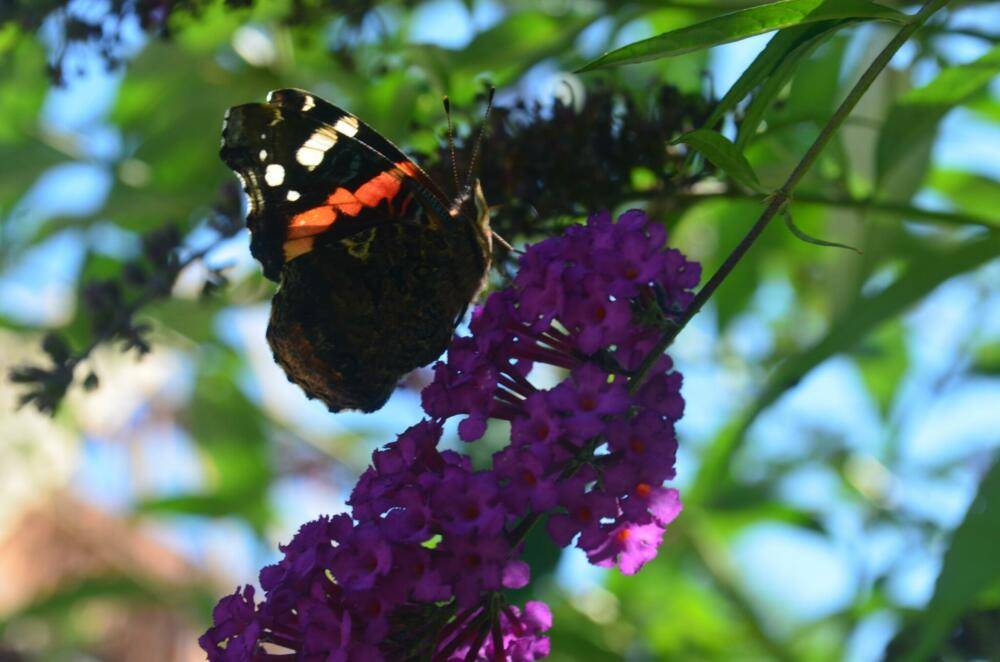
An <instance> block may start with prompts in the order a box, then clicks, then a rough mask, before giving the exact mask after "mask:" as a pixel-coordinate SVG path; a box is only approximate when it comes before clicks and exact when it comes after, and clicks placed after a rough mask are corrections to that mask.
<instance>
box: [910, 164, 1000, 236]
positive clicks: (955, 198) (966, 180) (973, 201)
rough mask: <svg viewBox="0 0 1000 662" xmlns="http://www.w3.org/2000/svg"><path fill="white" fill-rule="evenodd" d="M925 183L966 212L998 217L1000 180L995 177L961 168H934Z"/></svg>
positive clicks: (997, 223) (999, 222)
mask: <svg viewBox="0 0 1000 662" xmlns="http://www.w3.org/2000/svg"><path fill="white" fill-rule="evenodd" d="M927 184H928V186H930V187H931V188H932V189H934V190H935V191H937V192H938V193H942V194H944V195H945V196H947V198H948V199H949V200H950V201H951V202H952V203H954V205H955V206H956V207H957V208H958V209H959V210H961V211H962V212H964V213H966V214H970V215H972V216H975V217H977V218H984V219H986V218H994V219H1000V182H998V181H997V180H995V179H990V178H988V177H984V176H983V175H979V174H976V173H972V172H963V171H961V170H935V171H934V172H932V173H931V175H930V178H929V181H928V182H927ZM993 225H994V226H997V225H1000V221H997V222H995V223H994V224H993Z"/></svg>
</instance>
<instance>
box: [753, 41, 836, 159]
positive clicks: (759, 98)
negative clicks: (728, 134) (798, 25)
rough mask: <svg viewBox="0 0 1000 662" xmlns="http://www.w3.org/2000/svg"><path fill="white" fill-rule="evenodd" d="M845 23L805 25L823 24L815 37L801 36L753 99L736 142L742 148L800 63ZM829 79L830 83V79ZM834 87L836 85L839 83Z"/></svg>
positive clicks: (755, 131) (754, 132) (754, 133)
mask: <svg viewBox="0 0 1000 662" xmlns="http://www.w3.org/2000/svg"><path fill="white" fill-rule="evenodd" d="M841 24H843V21H824V22H823V23H820V24H818V26H804V27H819V30H816V31H815V34H814V35H813V36H812V37H811V38H808V39H801V40H800V42H799V43H798V44H797V45H796V46H795V47H794V48H792V49H791V50H789V51H787V52H786V53H785V55H784V57H783V58H782V59H781V61H780V62H778V63H777V64H776V66H775V67H774V69H773V70H772V71H771V74H770V75H769V76H768V77H767V80H765V81H764V83H763V84H762V85H761V86H760V89H759V90H758V91H757V92H756V93H755V94H754V96H753V101H751V102H750V104H749V105H748V106H747V109H746V112H745V113H744V114H743V120H742V121H741V122H740V129H739V133H738V134H737V136H736V144H737V145H738V146H739V147H740V148H741V149H743V148H745V147H746V145H747V143H748V142H749V141H750V139H751V138H753V136H754V135H756V133H757V129H758V127H760V123H761V121H763V119H764V113H765V112H766V111H767V109H768V108H770V107H771V104H772V103H773V102H774V100H775V99H777V98H778V95H779V94H781V91H782V90H783V89H784V88H785V86H786V85H787V84H788V81H789V80H791V78H792V76H793V75H794V74H795V72H796V71H797V70H798V69H799V64H800V63H801V62H802V61H803V60H805V59H806V58H808V57H809V56H810V55H812V53H813V52H814V51H815V50H816V49H817V48H819V47H820V46H821V45H822V44H823V42H825V41H826V40H827V39H829V38H830V37H832V36H833V35H834V30H835V28H836V26H838V25H841ZM776 38H777V37H776ZM834 80H836V79H834ZM825 82H826V84H827V85H828V86H829V81H825ZM831 87H833V88H834V89H836V86H835V85H833V86H831Z"/></svg>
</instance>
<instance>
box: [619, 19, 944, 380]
mask: <svg viewBox="0 0 1000 662" xmlns="http://www.w3.org/2000/svg"><path fill="white" fill-rule="evenodd" d="M950 1H951V0H928V2H927V3H926V4H924V6H923V7H922V8H921V9H920V11H919V12H917V14H915V15H914V16H913V17H912V18H910V20H909V21H907V22H906V24H905V25H903V27H902V28H900V30H899V32H897V33H896V35H895V36H894V37H893V38H892V40H891V41H889V43H888V44H886V46H885V48H883V49H882V52H880V53H879V54H878V55H877V56H876V57H875V59H874V60H873V61H872V63H871V64H870V65H869V66H868V69H866V70H865V72H864V73H863V74H862V75H861V78H860V79H859V80H858V82H857V83H856V84H855V85H854V87H853V88H851V91H850V92H849V93H848V94H847V97H846V98H845V99H844V101H843V102H842V103H841V104H840V106H839V107H838V108H837V110H836V111H835V112H834V113H833V116H832V117H830V119H829V121H827V123H826V124H825V125H824V126H823V128H822V130H821V131H820V133H819V135H818V136H817V137H816V140H815V141H814V142H813V144H812V145H811V146H810V147H809V149H808V150H807V151H806V153H805V156H803V157H802V160H801V161H799V163H798V165H796V166H795V169H794V170H792V173H791V174H790V175H789V176H788V179H787V180H785V183H784V184H782V185H781V186H780V187H779V188H778V189H777V190H776V191H775V192H774V193H772V194H771V195H770V196H769V198H768V203H767V207H766V208H765V209H764V211H763V212H762V213H761V215H760V217H758V219H757V222H756V223H754V224H753V227H751V228H750V230H749V232H747V234H746V236H744V237H743V239H742V240H741V241H740V243H739V244H738V245H737V246H736V248H734V249H733V251H732V252H731V253H730V254H729V256H728V257H727V258H726V260H725V262H723V263H722V266H720V267H719V269H718V270H717V271H716V272H715V273H714V274H712V278H711V279H709V281H708V282H707V283H705V286H704V287H702V288H701V289H700V290H698V294H697V295H696V296H695V298H694V300H693V301H692V302H691V304H690V305H689V306H688V307H687V308H686V309H685V310H684V314H683V315H682V316H681V318H680V319H679V320H678V321H677V325H676V326H675V327H673V328H671V329H669V330H668V331H666V332H665V333H664V334H663V335H662V336H661V337H660V341H659V342H658V343H656V346H655V347H654V348H653V349H652V350H651V351H650V352H649V354H647V355H646V358H645V359H644V360H643V362H642V365H640V366H639V369H638V370H637V371H636V374H635V377H634V378H633V379H632V382H631V384H630V385H629V390H630V391H632V392H635V391H636V390H637V389H638V388H639V386H641V385H642V381H643V379H645V377H646V376H647V374H648V373H649V371H650V369H652V367H653V364H655V363H656V360H657V359H658V358H659V357H660V355H661V354H663V352H664V351H666V349H667V347H669V346H670V344H671V343H672V342H673V341H674V339H675V338H676V337H677V334H678V333H680V332H681V330H683V329H684V327H685V326H687V324H688V322H690V321H691V318H693V317H694V316H695V315H696V314H698V311H700V310H701V308H702V306H704V305H705V303H706V302H707V301H708V300H709V299H710V298H711V296H712V295H713V294H715V290H717V289H718V287H719V285H721V284H722V282H723V281H724V280H725V279H726V277H727V276H729V274H730V272H732V270H733V269H734V268H735V267H736V265H737V264H738V263H739V261H740V260H741V259H742V258H743V256H744V255H746V253H747V251H749V250H750V247H751V246H753V244H754V242H755V241H757V238H758V237H760V235H761V234H762V233H763V232H764V229H765V228H766V227H767V226H768V224H769V223H770V222H771V219H773V218H774V217H775V216H777V215H778V214H779V213H780V212H781V210H782V209H784V207H785V205H786V204H788V201H789V200H790V199H791V197H792V192H793V191H794V190H795V187H796V186H798V184H799V182H800V181H802V178H803V177H804V176H805V174H806V173H807V172H808V171H809V168H811V167H812V166H813V164H814V163H815V162H816V160H817V159H818V158H819V155H820V153H821V152H822V151H823V149H824V148H825V147H826V145H827V143H829V142H830V139H831V138H833V136H834V134H835V133H836V132H837V130H838V129H839V128H840V126H841V125H842V124H843V123H844V120H846V119H847V117H848V115H850V114H851V111H853V110H854V107H855V106H856V105H857V104H858V102H859V101H860V100H861V98H862V97H863V96H864V95H865V92H867V91H868V88H870V87H871V85H872V83H874V82H875V79H876V78H878V76H879V74H880V73H882V70H883V69H885V67H886V66H887V65H888V64H889V61H890V60H891V59H892V57H893V56H894V55H895V54H896V52H897V51H898V50H899V49H900V48H902V46H903V44H905V43H906V42H907V41H908V40H909V38H910V37H911V36H913V33H914V32H916V31H917V29H918V28H919V27H920V26H921V25H923V24H924V22H926V21H927V19H928V18H930V17H931V16H932V15H933V14H934V13H935V12H937V11H938V10H939V9H941V8H943V7H944V6H945V5H947V4H948V3H949V2H950Z"/></svg>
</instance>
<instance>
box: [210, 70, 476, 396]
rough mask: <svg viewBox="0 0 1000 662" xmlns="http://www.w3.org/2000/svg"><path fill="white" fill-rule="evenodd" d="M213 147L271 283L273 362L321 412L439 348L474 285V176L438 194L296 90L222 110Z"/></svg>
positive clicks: (384, 148) (345, 119) (426, 359)
mask: <svg viewBox="0 0 1000 662" xmlns="http://www.w3.org/2000/svg"><path fill="white" fill-rule="evenodd" d="M219 153H220V156H221V158H222V160H223V161H224V162H225V164H226V165H227V166H229V168H231V169H232V170H233V171H234V172H235V173H236V175H237V177H238V178H239V179H240V181H241V183H242V185H243V190H244V191H245V193H246V195H247V198H248V200H249V202H248V214H247V226H248V227H249V228H250V235H251V240H250V251H251V253H252V254H253V256H254V257H255V258H256V259H257V260H258V261H259V262H260V263H261V266H262V267H263V272H264V276H266V277H267V278H269V279H271V280H273V281H276V282H278V284H279V285H278V290H277V292H276V293H275V295H274V298H273V300H272V301H271V315H270V321H269V323H268V329H267V340H268V343H269V344H270V346H271V350H272V352H273V354H274V358H275V360H276V361H277V363H278V364H279V365H280V366H281V367H282V368H283V369H284V371H285V374H286V375H287V376H288V378H289V380H290V381H292V382H294V383H295V384H298V385H299V386H300V387H301V388H302V389H303V391H305V393H306V395H308V396H309V397H310V398H318V399H319V400H321V401H323V402H324V403H326V405H327V406H328V407H329V409H330V411H333V412H336V411H340V410H344V409H359V410H361V411H365V412H371V411H375V410H377V409H379V408H380V407H382V405H384V404H385V402H386V400H387V399H388V398H389V396H390V395H391V394H392V391H393V389H394V388H395V386H396V384H397V383H398V381H399V379H400V378H401V377H402V376H403V375H405V374H406V373H408V372H410V371H411V370H413V369H414V368H417V367H419V366H423V365H426V364H428V363H430V362H431V361H433V360H434V359H436V358H438V357H439V356H440V355H441V354H442V352H443V351H444V350H445V348H446V347H447V345H448V342H449V340H450V338H451V336H452V334H453V333H454V330H455V326H456V325H457V324H458V322H459V321H460V320H461V318H462V316H463V315H464V313H465V310H466V308H467V307H468V305H469V303H470V302H471V301H472V300H473V299H474V298H475V297H476V295H477V294H478V293H479V292H480V291H481V290H482V288H483V286H484V284H485V281H486V277H487V274H488V272H489V268H490V256H491V253H492V241H493V235H492V233H491V231H490V226H489V208H488V206H487V205H486V201H485V199H484V196H483V192H482V188H481V186H480V185H479V182H478V181H477V182H474V183H468V182H467V184H466V185H465V186H464V187H463V188H462V189H461V190H460V191H459V192H458V193H457V194H456V195H455V196H449V195H447V194H445V192H444V191H443V189H442V188H441V187H440V186H438V185H437V184H436V183H435V182H434V181H432V180H431V178H430V177H429V176H428V175H427V174H426V173H425V172H424V171H423V170H422V169H421V168H420V166H418V165H417V164H416V163H414V162H413V161H412V160H411V159H410V158H409V157H407V156H406V155H404V154H403V152H402V151H400V149H399V148H398V147H396V146H395V145H393V144H392V143H391V142H389V141H388V140H386V139H385V138H384V137H382V136H381V135H380V134H379V133H378V132H377V131H375V130H374V129H372V128H371V127H370V126H368V125H367V124H365V123H364V122H362V121H361V120H359V119H358V118H357V117H355V116H354V115H352V114H350V113H348V112H346V111H345V110H342V109H341V108H338V107H337V106H334V105H333V104H331V103H329V102H327V101H324V100H323V99H321V98H320V97H318V96H316V95H315V94H312V93H310V92H306V91H304V90H297V89H282V90H275V91H273V92H271V93H270V94H269V95H268V97H267V101H266V103H251V104H245V105H241V106H235V107H233V108H230V109H229V110H228V111H227V112H226V116H225V120H224V122H223V130H222V146H221V149H220V152H219ZM456 182H457V177H456Z"/></svg>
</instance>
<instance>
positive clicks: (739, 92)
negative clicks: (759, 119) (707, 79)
mask: <svg viewBox="0 0 1000 662" xmlns="http://www.w3.org/2000/svg"><path fill="white" fill-rule="evenodd" d="M837 25H840V22H839V21H831V22H822V23H816V24H812V25H799V26H795V27H792V28H788V29H787V30H782V31H781V32H779V33H778V34H776V35H774V37H773V38H772V39H771V40H770V41H768V42H767V46H765V47H764V49H763V50H762V51H761V52H760V53H758V54H757V57H756V58H754V61H753V62H751V63H750V66H749V67H747V68H746V69H745V70H744V71H743V73H742V74H741V75H740V77H739V78H738V79H737V80H736V82H735V83H733V86H732V87H730V88H729V90H728V91H727V92H726V93H725V94H724V95H723V97H722V98H721V99H719V103H717V104H716V105H715V108H714V109H713V110H712V114H711V115H709V116H708V119H707V120H705V127H707V128H711V127H714V126H715V124H716V123H717V122H718V121H719V120H721V119H722V116H723V115H725V114H726V113H727V112H728V111H730V110H732V109H733V108H735V107H736V105H737V104H738V103H739V102H740V101H742V100H743V99H744V98H746V96H747V95H748V94H750V92H752V91H753V90H754V88H756V87H757V86H758V85H761V84H762V83H763V82H764V81H766V80H767V79H768V78H769V77H770V76H771V74H772V73H773V72H774V70H775V68H777V67H779V66H780V65H781V63H782V62H784V61H785V60H786V59H788V58H789V57H791V54H792V53H793V52H794V51H795V50H796V49H797V48H798V47H799V46H801V45H802V44H803V43H808V42H809V41H810V40H812V39H815V38H816V37H817V36H819V35H821V34H822V33H824V32H826V31H828V30H831V29H832V28H834V27H836V26H837Z"/></svg>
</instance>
